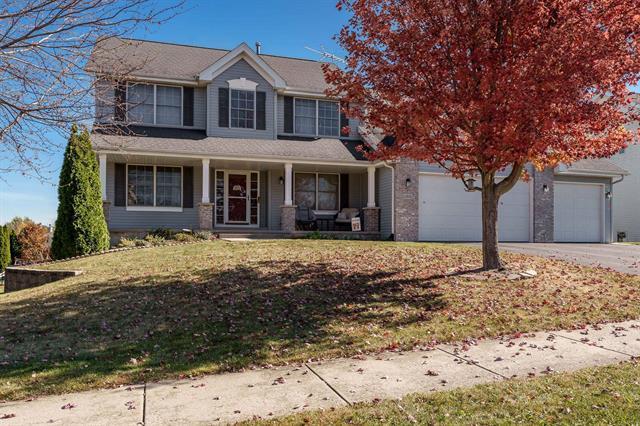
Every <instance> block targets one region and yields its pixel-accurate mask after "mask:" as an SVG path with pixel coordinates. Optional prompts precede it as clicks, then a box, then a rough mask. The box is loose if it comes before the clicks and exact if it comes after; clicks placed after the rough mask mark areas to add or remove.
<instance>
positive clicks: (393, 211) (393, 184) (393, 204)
mask: <svg viewBox="0 0 640 426" xmlns="http://www.w3.org/2000/svg"><path fill="white" fill-rule="evenodd" d="M382 165H383V166H385V167H387V168H389V169H391V232H392V233H393V238H394V239H395V237H396V194H395V192H396V176H395V174H396V169H395V168H394V167H393V166H390V165H389V164H388V163H387V162H386V161H383V162H382Z"/></svg>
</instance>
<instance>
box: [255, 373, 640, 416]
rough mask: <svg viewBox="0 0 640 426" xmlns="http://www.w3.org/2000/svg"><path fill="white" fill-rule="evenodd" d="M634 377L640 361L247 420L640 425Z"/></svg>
mask: <svg viewBox="0 0 640 426" xmlns="http://www.w3.org/2000/svg"><path fill="white" fill-rule="evenodd" d="M638 377H640V364H637V363H625V364H621V365H616V366H608V367H600V368H594V369H587V370H582V371H579V372H576V373H564V374H558V375H552V376H546V377H543V378H542V377H541V378H536V379H519V380H509V381H506V382H501V383H493V384H486V385H479V386H475V387H473V388H470V389H457V390H453V391H447V392H437V393H433V394H428V395H424V394H416V395H410V396H407V397H405V398H403V399H401V400H399V401H383V402H381V403H377V404H357V405H355V406H353V407H345V408H340V409H337V410H335V411H315V412H309V413H302V414H297V415H295V416H290V417H284V418H279V419H275V420H272V421H262V422H255V423H254V422H247V423H251V424H260V425H327V424H350V425H351V424H353V425H370V424H381V423H383V424H392V425H402V424H406V425H409V424H416V423H417V424H424V425H433V424H438V425H460V424H469V425H488V424H499V425H506V424H564V425H595V424H603V425H604V424H607V425H625V424H626V425H632V424H639V423H640V382H639V381H638ZM400 407H401V408H400Z"/></svg>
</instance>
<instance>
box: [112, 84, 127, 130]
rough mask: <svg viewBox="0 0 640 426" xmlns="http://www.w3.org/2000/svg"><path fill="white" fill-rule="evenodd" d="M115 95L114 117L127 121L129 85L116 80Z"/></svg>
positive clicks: (117, 119) (116, 119)
mask: <svg viewBox="0 0 640 426" xmlns="http://www.w3.org/2000/svg"><path fill="white" fill-rule="evenodd" d="M113 97H114V103H113V107H114V110H113V118H114V119H115V121H125V120H126V119H127V85H126V84H125V83H123V82H120V81H119V82H116V85H115V88H114V96H113Z"/></svg>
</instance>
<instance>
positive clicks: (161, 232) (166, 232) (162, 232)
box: [147, 228, 176, 240]
mask: <svg viewBox="0 0 640 426" xmlns="http://www.w3.org/2000/svg"><path fill="white" fill-rule="evenodd" d="M147 235H156V236H158V237H162V238H163V239H165V240H172V239H173V237H174V236H175V235H176V231H174V230H173V229H169V228H156V229H154V230H153V231H151V232H149V234H147Z"/></svg>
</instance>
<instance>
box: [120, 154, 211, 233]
mask: <svg viewBox="0 0 640 426" xmlns="http://www.w3.org/2000/svg"><path fill="white" fill-rule="evenodd" d="M114 175H115V167H114V163H112V162H108V163H107V199H108V200H109V201H111V209H110V212H109V223H108V225H109V230H110V231H146V230H151V229H155V228H171V229H196V228H198V208H197V207H198V203H199V202H200V200H201V199H202V168H201V167H194V168H193V205H194V207H193V208H190V209H183V210H182V212H161V211H127V209H126V207H117V206H114V205H113V200H114V196H115V188H114V184H115V179H114Z"/></svg>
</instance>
